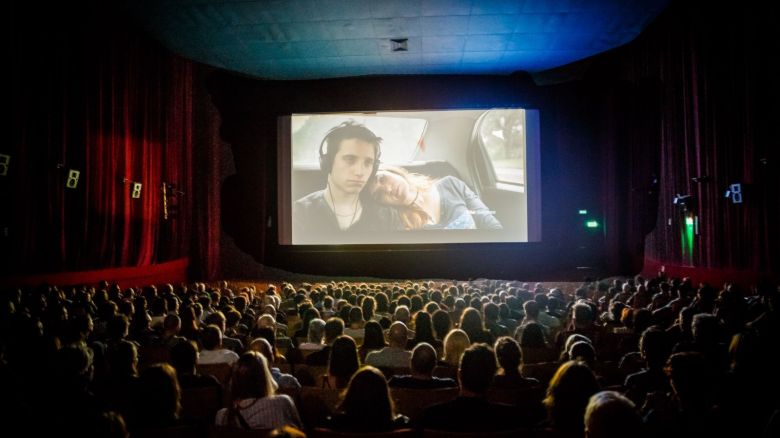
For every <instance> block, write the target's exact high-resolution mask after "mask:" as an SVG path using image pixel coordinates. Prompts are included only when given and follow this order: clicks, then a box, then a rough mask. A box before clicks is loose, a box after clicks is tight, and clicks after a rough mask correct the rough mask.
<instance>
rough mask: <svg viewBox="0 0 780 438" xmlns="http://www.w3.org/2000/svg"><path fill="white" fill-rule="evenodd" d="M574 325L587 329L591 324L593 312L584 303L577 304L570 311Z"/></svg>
mask: <svg viewBox="0 0 780 438" xmlns="http://www.w3.org/2000/svg"><path fill="white" fill-rule="evenodd" d="M572 316H573V318H574V324H575V325H576V326H577V327H587V326H588V325H590V323H592V322H593V310H592V309H591V307H590V306H589V305H587V304H585V303H577V304H575V305H574V307H573V309H572Z"/></svg>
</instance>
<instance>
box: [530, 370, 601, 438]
mask: <svg viewBox="0 0 780 438" xmlns="http://www.w3.org/2000/svg"><path fill="white" fill-rule="evenodd" d="M598 391H599V384H598V381H597V380H596V376H595V375H594V374H593V371H591V370H590V368H588V366H587V365H585V364H584V363H583V362H578V361H568V362H566V363H564V364H563V365H561V366H560V367H559V368H558V371H556V372H555V375H554V376H553V378H552V379H550V384H549V385H548V386H547V396H546V397H545V399H544V402H543V403H544V405H545V407H546V408H547V422H546V424H545V425H546V426H548V427H550V428H551V429H552V430H554V431H555V432H557V433H558V436H560V437H567V438H568V437H582V436H583V433H584V428H585V426H584V422H583V421H584V416H585V408H586V407H587V405H588V400H590V397H591V396H592V395H593V394H595V393H597V392H598Z"/></svg>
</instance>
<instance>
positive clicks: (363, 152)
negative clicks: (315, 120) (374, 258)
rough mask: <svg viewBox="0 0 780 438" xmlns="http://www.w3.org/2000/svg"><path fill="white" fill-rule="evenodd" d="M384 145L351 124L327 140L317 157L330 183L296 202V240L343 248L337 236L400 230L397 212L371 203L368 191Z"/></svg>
mask: <svg viewBox="0 0 780 438" xmlns="http://www.w3.org/2000/svg"><path fill="white" fill-rule="evenodd" d="M381 143H382V138H381V137H377V136H376V135H375V134H374V133H373V132H371V130H370V129H368V128H366V127H365V126H363V125H361V124H358V123H355V122H353V121H347V122H344V123H341V124H340V125H338V126H336V127H334V128H333V129H331V130H330V131H329V132H328V133H327V134H326V135H325V138H324V139H323V140H322V143H321V144H320V149H319V154H320V169H321V170H322V172H323V173H325V175H326V176H327V181H326V184H325V188H324V189H322V190H319V191H316V192H314V193H311V194H309V195H307V196H304V197H303V198H301V199H299V200H297V201H295V204H294V205H293V235H294V236H295V239H296V240H299V239H302V243H303V242H305V243H340V241H339V240H338V239H339V237H338V236H342V235H341V234H339V232H347V231H349V232H350V234H355V233H370V232H374V231H382V230H392V229H398V228H399V224H400V219H399V217H398V213H397V212H396V211H395V210H393V209H390V208H386V207H381V206H377V205H375V204H373V203H372V202H371V199H370V196H368V194H367V193H365V192H366V191H365V190H364V189H365V188H366V186H367V185H368V183H369V181H370V180H371V179H372V178H374V176H375V175H376V172H377V169H378V167H379V157H380V155H381ZM342 237H343V236H342ZM334 238H335V239H336V240H335V241H334Z"/></svg>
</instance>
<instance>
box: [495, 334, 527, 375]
mask: <svg viewBox="0 0 780 438" xmlns="http://www.w3.org/2000/svg"><path fill="white" fill-rule="evenodd" d="M495 349H496V360H497V361H498V365H499V366H500V367H501V368H503V369H504V372H506V373H507V374H515V373H519V372H520V370H519V367H520V362H522V359H523V353H522V352H521V350H520V345H519V344H518V343H517V341H515V340H514V339H512V338H510V337H509V336H502V337H500V338H498V340H496V346H495Z"/></svg>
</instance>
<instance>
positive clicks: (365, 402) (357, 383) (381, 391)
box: [338, 366, 395, 429]
mask: <svg viewBox="0 0 780 438" xmlns="http://www.w3.org/2000/svg"><path fill="white" fill-rule="evenodd" d="M338 410H339V411H340V412H341V413H343V414H345V415H347V416H348V417H349V418H351V419H352V420H353V423H359V424H360V425H365V426H366V428H371V427H376V428H381V427H386V426H387V425H388V424H390V423H391V422H392V421H393V418H394V417H395V412H394V407H393V401H392V399H391V398H390V391H389V389H388V387H387V381H386V380H385V376H384V374H382V372H381V371H379V370H378V369H376V368H374V367H372V366H364V367H362V368H360V369H359V370H357V371H356V372H355V373H354V375H352V377H351V378H350V380H349V384H348V385H347V389H346V390H345V391H344V395H343V398H342V401H341V404H339V407H338ZM353 425H354V426H356V428H357V429H361V427H360V426H359V425H355V424H353Z"/></svg>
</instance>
